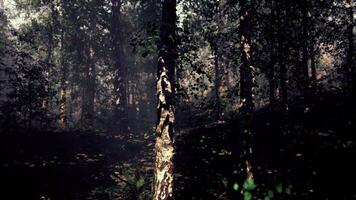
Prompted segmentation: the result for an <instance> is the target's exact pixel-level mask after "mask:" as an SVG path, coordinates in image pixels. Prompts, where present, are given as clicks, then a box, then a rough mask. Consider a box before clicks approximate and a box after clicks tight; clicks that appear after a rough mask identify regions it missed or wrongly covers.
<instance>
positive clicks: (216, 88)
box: [212, 44, 221, 121]
mask: <svg viewBox="0 0 356 200" xmlns="http://www.w3.org/2000/svg"><path fill="white" fill-rule="evenodd" d="M212 46H213V54H214V67H215V80H214V93H215V103H216V105H215V106H214V108H215V109H214V111H215V112H214V121H219V120H220V117H221V98H220V86H221V68H220V65H219V55H218V50H217V47H216V45H215V44H213V45H212Z"/></svg>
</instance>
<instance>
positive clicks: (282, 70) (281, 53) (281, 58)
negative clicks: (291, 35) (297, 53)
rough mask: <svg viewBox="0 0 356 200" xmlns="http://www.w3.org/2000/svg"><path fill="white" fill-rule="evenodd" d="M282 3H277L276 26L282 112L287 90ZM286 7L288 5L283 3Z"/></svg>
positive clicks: (285, 105) (286, 48)
mask: <svg viewBox="0 0 356 200" xmlns="http://www.w3.org/2000/svg"><path fill="white" fill-rule="evenodd" d="M283 6H284V5H282V3H280V4H277V9H278V11H277V12H278V16H279V25H280V27H279V28H278V64H279V86H280V97H281V104H282V106H281V109H282V113H286V112H287V111H288V90H287V66H286V63H285V56H286V55H287V51H288V47H287V46H286V44H285V36H284V34H285V33H284V32H285V25H284V24H285V23H286V18H287V17H286V16H285V14H284V13H283V12H282V10H280V9H281V8H280V7H283ZM285 6H286V7H287V6H288V4H287V5H285Z"/></svg>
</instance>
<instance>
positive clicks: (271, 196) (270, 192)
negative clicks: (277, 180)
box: [267, 190, 274, 199]
mask: <svg viewBox="0 0 356 200" xmlns="http://www.w3.org/2000/svg"><path fill="white" fill-rule="evenodd" d="M267 196H268V197H269V198H270V199H272V198H273V197H274V192H273V191H272V190H268V192H267Z"/></svg>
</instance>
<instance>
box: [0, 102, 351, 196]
mask: <svg viewBox="0 0 356 200" xmlns="http://www.w3.org/2000/svg"><path fill="white" fill-rule="evenodd" d="M330 99H331V100H330ZM336 101H337V100H336V99H335V101H334V100H332V98H331V97H330V98H328V100H327V101H320V102H319V104H318V105H315V106H313V108H312V109H310V111H308V112H306V113H298V112H291V114H290V116H289V117H288V120H287V121H284V120H283V119H282V117H281V115H278V114H276V113H271V112H269V111H268V109H267V108H266V109H262V110H260V111H258V112H256V114H255V117H254V119H255V120H254V122H253V124H254V138H253V141H254V144H253V145H254V160H253V169H254V175H255V182H256V185H257V188H256V189H255V190H254V191H253V195H254V198H255V199H268V198H269V199H303V200H307V199H313V200H318V199H329V200H331V199H335V200H344V199H347V200H348V199H356V188H355V184H354V181H355V180H356V179H355V178H356V176H355V175H356V170H355V169H356V164H355V162H354V161H355V158H356V150H355V142H356V140H355V138H356V136H355V126H354V124H352V123H354V121H353V122H351V120H352V116H351V115H349V114H345V113H350V111H349V110H350V106H351V108H352V106H353V105H352V104H351V105H350V104H336ZM237 135H238V123H232V122H225V123H217V124H214V125H212V126H205V127H204V126H202V127H198V128H194V129H187V130H186V131H179V130H178V131H177V135H176V140H175V146H176V155H175V173H176V174H175V178H176V180H175V195H176V199H177V200H180V199H182V200H189V199H197V200H198V199H202V200H210V199H211V200H215V199H216V200H217V199H227V191H229V189H231V188H229V183H228V180H229V177H231V176H232V173H233V172H234V170H235V169H234V168H233V166H234V163H236V160H238V159H239V158H238V157H235V156H232V152H233V151H234V150H235V151H236V150H238V144H239V137H237ZM153 142H154V136H153V134H152V133H150V134H148V133H145V134H144V133H142V134H125V135H115V134H109V133H101V132H85V133H84V132H76V131H74V132H61V133H54V132H27V133H26V132H24V131H22V133H16V134H14V133H12V134H9V133H4V134H2V135H1V136H0V156H1V160H0V182H1V187H0V195H1V197H0V199H4V200H32V199H34V200H35V199H43V200H49V199H51V200H82V199H98V200H99V199H100V200H106V199H107V200H109V199H149V195H150V194H149V193H150V190H151V186H150V184H151V181H152V174H153V168H152V166H153ZM266 197H268V198H266Z"/></svg>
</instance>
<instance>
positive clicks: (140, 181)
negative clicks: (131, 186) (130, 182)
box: [136, 177, 145, 189]
mask: <svg viewBox="0 0 356 200" xmlns="http://www.w3.org/2000/svg"><path fill="white" fill-rule="evenodd" d="M144 184H145V179H144V178H143V177H141V178H140V179H139V180H138V181H137V182H136V188H137V189H140V188H141V187H142V186H143V185H144Z"/></svg>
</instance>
